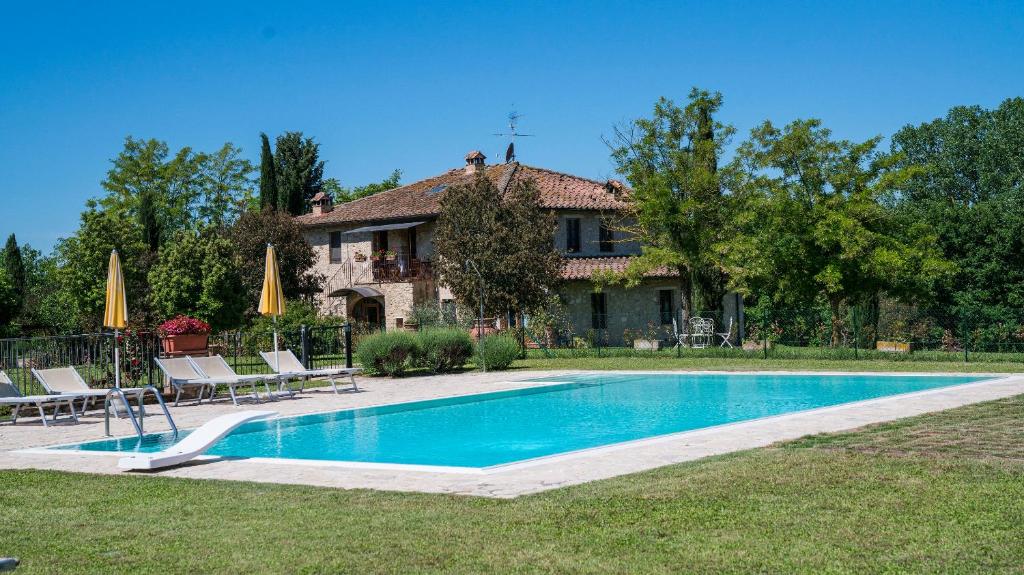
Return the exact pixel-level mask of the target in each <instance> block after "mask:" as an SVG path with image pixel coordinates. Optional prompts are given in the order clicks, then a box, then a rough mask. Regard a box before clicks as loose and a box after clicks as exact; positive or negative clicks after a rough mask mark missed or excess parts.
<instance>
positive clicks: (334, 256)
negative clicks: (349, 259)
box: [331, 232, 341, 264]
mask: <svg viewBox="0 0 1024 575" xmlns="http://www.w3.org/2000/svg"><path fill="white" fill-rule="evenodd" d="M331 263H332V264H340V263H341V232H331Z"/></svg>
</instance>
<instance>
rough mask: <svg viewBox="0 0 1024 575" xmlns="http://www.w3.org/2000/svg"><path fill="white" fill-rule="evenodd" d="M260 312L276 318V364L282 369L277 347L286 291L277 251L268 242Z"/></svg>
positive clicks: (277, 367)
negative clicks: (282, 283) (278, 320)
mask: <svg viewBox="0 0 1024 575" xmlns="http://www.w3.org/2000/svg"><path fill="white" fill-rule="evenodd" d="M260 313H261V314H263V315H269V316H273V318H274V363H276V364H277V365H276V366H274V367H275V368H276V369H277V371H281V358H280V352H279V350H278V347H277V318H278V316H281V315H284V292H283V291H282V290H281V274H280V272H279V271H278V268H277V252H276V251H274V246H273V245H271V244H267V264H266V267H265V268H264V270H263V291H262V292H261V293H260Z"/></svg>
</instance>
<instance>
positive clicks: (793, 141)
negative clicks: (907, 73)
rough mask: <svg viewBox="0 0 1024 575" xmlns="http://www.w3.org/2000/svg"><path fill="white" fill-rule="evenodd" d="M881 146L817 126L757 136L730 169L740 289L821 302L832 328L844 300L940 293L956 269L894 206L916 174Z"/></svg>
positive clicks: (727, 253)
mask: <svg viewBox="0 0 1024 575" xmlns="http://www.w3.org/2000/svg"><path fill="white" fill-rule="evenodd" d="M880 139H881V138H872V139H870V140H867V141H865V142H861V143H854V142H850V141H847V140H834V139H833V138H832V137H831V133H830V132H829V130H827V129H825V128H823V127H822V126H821V122H820V121H818V120H796V121H794V122H792V123H790V124H788V125H787V126H785V127H784V128H782V129H779V128H776V127H775V126H774V125H772V124H771V123H770V122H765V123H764V124H762V125H761V126H759V127H757V128H755V129H754V130H753V131H752V132H751V137H750V140H749V141H747V142H744V143H743V144H742V145H741V146H740V147H739V149H738V150H737V154H736V159H735V160H734V163H733V165H732V166H731V168H730V176H731V187H732V188H733V190H734V192H735V193H736V195H737V198H738V199H739V200H740V201H742V202H743V206H744V210H743V212H742V214H743V216H742V220H741V222H740V223H741V225H742V231H741V233H738V234H736V235H735V236H734V237H733V238H731V239H730V240H729V241H726V242H723V243H722V244H720V245H719V251H720V253H722V254H723V256H724V258H723V259H725V260H726V261H728V262H729V272H730V275H731V276H732V278H733V285H734V286H735V287H736V288H737V289H739V290H740V291H742V292H745V293H753V294H757V295H764V296H767V297H769V298H771V300H772V301H774V302H777V303H784V304H791V305H806V304H807V303H808V302H813V301H815V300H816V299H817V298H818V297H819V296H821V297H824V299H825V300H826V301H828V302H829V304H830V305H831V308H832V312H833V323H834V324H835V323H836V322H838V321H840V320H839V318H838V311H839V309H838V308H839V306H840V305H841V304H843V303H850V302H858V301H863V300H865V299H867V298H869V297H872V296H875V295H877V294H878V293H879V292H886V293H889V294H890V295H894V296H897V297H900V298H902V299H905V300H918V299H923V298H927V297H928V296H929V295H930V294H931V293H932V292H933V289H934V285H935V284H936V282H938V281H939V280H941V279H942V278H943V277H945V276H946V275H947V274H948V273H949V272H950V270H951V267H950V265H949V264H948V263H947V262H946V261H945V260H943V259H942V257H941V254H940V253H939V252H938V250H937V249H936V248H935V238H934V235H933V234H932V233H931V231H930V230H929V229H928V228H927V227H925V226H919V225H915V226H911V227H910V228H909V229H908V228H904V227H903V226H901V225H899V222H898V220H897V219H896V218H895V217H894V214H893V212H892V210H891V209H889V206H888V205H887V202H888V200H890V199H891V197H892V195H893V194H894V193H895V192H896V191H898V190H899V189H901V188H902V187H903V186H904V185H905V184H906V183H907V181H908V180H909V179H910V178H911V177H912V176H913V173H914V168H913V167H899V166H897V165H896V164H897V158H896V157H894V156H891V155H887V154H884V153H880V152H878V151H877V146H878V143H879V141H880ZM834 327H837V326H835V325H834ZM838 333H839V330H837V329H834V330H833V337H834V338H835V337H837V336H838Z"/></svg>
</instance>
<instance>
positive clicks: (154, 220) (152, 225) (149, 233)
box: [138, 188, 163, 255]
mask: <svg viewBox="0 0 1024 575" xmlns="http://www.w3.org/2000/svg"><path fill="white" fill-rule="evenodd" d="M157 201H158V200H157V192H156V191H155V190H153V189H150V188H146V189H143V190H141V191H140V192H139V208H138V218H139V227H140V228H141V230H142V241H143V242H144V243H145V244H146V246H148V247H149V251H150V253H151V254H154V255H155V254H156V253H157V251H158V250H159V249H160V244H161V243H162V238H163V234H161V233H160V227H161V226H160V217H159V216H158V215H157V207H156V204H157Z"/></svg>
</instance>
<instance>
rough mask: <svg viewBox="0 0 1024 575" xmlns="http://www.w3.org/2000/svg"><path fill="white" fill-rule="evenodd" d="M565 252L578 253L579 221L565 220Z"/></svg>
mask: <svg viewBox="0 0 1024 575" xmlns="http://www.w3.org/2000/svg"><path fill="white" fill-rule="evenodd" d="M565 251H567V252H569V253H570V254H575V253H579V251H580V219H579V218H567V219H566V220H565Z"/></svg>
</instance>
